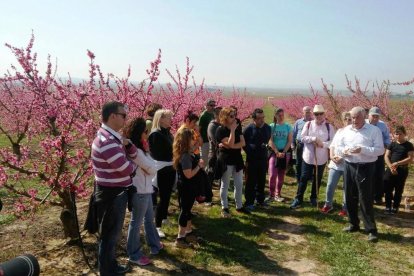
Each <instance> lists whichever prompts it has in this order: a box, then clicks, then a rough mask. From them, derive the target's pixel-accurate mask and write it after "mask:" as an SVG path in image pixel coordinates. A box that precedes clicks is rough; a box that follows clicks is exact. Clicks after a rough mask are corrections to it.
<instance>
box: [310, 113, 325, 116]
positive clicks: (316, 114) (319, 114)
mask: <svg viewBox="0 0 414 276" xmlns="http://www.w3.org/2000/svg"><path fill="white" fill-rule="evenodd" d="M323 114H325V113H313V115H315V116H321V115H323Z"/></svg>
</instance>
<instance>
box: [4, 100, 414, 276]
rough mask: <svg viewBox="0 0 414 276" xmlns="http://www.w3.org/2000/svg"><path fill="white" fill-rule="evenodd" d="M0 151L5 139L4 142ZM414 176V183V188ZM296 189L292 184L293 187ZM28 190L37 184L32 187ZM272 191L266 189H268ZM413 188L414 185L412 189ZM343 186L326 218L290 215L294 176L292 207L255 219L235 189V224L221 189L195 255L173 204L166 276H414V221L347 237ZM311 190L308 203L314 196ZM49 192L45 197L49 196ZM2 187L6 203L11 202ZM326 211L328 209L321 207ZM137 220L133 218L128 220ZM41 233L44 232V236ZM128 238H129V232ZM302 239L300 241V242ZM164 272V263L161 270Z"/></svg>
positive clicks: (7, 218) (384, 223)
mask: <svg viewBox="0 0 414 276" xmlns="http://www.w3.org/2000/svg"><path fill="white" fill-rule="evenodd" d="M264 112H265V116H266V121H267V122H271V121H272V118H273V107H272V106H271V105H270V104H267V105H266V106H265V107H264ZM0 145H2V139H1V137H0ZM326 177H327V175H326V174H325V175H324V182H323V185H322V187H321V189H320V192H319V202H322V201H323V200H324V197H325V185H326ZM411 179H412V175H410V176H409V178H408V180H409V181H412V180H411ZM289 183H290V184H289ZM25 185H36V183H26V184H25ZM267 185H268V184H266V186H267ZM408 185H412V182H411V183H409V184H408ZM341 187H342V181H341V182H340V184H339V185H338V189H337V191H336V193H335V198H334V200H335V202H336V203H335V204H334V206H335V211H334V212H333V213H331V214H328V215H324V214H321V213H320V212H319V211H318V210H317V209H316V208H314V207H311V206H310V205H309V204H306V202H305V204H304V207H303V208H301V209H298V210H290V209H289V203H290V202H291V200H292V198H293V197H294V195H295V193H296V188H297V186H296V183H294V179H293V178H291V177H286V179H285V185H284V187H283V189H282V193H283V196H284V197H286V198H288V200H287V202H286V203H276V204H272V205H271V207H270V208H268V209H256V210H255V211H254V212H253V214H252V215H240V214H237V213H236V212H235V206H234V200H233V196H232V188H230V189H229V197H230V200H229V203H230V210H231V212H232V215H233V216H232V218H228V219H224V218H222V217H221V214H220V210H221V208H220V203H219V197H218V190H217V188H216V189H215V190H214V194H215V197H214V202H215V205H214V206H213V207H211V208H207V207H204V206H202V205H197V206H195V207H194V209H193V210H194V212H197V213H198V215H197V216H196V217H195V218H194V219H193V223H194V226H195V228H196V231H197V233H198V235H200V236H201V237H203V239H204V240H205V241H204V242H203V243H201V244H200V246H199V247H197V248H196V249H195V250H191V249H176V248H175V247H174V246H173V242H174V239H175V237H176V235H177V216H178V212H177V208H178V207H177V203H176V197H175V196H174V197H173V199H172V209H175V213H174V214H173V215H172V216H171V218H170V220H171V221H172V225H171V226H169V227H166V228H165V231H166V234H167V239H166V240H165V244H166V250H165V252H164V253H161V254H160V256H159V257H158V260H159V261H166V262H170V263H172V264H174V268H169V269H168V270H165V273H167V272H168V273H169V274H195V275H217V274H227V275H253V274H263V275H266V274H279V275H280V274H288V275H295V274H302V273H303V274H309V273H315V274H319V275H327V274H328V275H407V274H410V273H412V271H414V261H413V260H414V250H413V248H414V237H413V232H412V231H413V230H412V229H413V227H414V222H413V216H412V213H411V216H410V214H404V213H402V214H400V215H398V216H397V219H390V217H386V216H384V215H382V207H381V208H376V220H377V223H378V229H379V233H380V234H379V239H380V241H379V242H378V243H377V244H370V243H368V241H367V235H366V234H365V233H362V232H360V233H352V234H347V233H343V232H342V228H343V227H345V226H346V225H347V221H346V219H343V218H341V217H339V216H338V215H337V212H338V211H339V208H340V205H341V203H342V188H341ZM309 190H310V187H308V189H307V194H306V195H305V199H308V198H309V196H310V191H309ZM44 192H46V190H44V191H43V190H42V193H44ZM6 195H7V194H6V192H5V191H4V189H1V188H0V196H1V197H2V198H3V197H4V196H6ZM321 205H322V204H321ZM127 217H129V215H127ZM11 223H17V222H16V221H15V220H14V217H12V215H9V214H6V213H4V214H3V213H2V214H0V226H3V225H5V224H11ZM361 226H362V225H361ZM39 230H40V229H39ZM124 234H125V233H124ZM295 238H300V239H298V240H296V241H295ZM300 260H307V261H308V262H309V264H310V266H311V265H312V264H313V265H314V268H312V269H311V270H310V271H305V272H300V271H297V267H296V266H295V265H290V266H289V265H287V263H289V262H295V261H300ZM156 265H157V264H156Z"/></svg>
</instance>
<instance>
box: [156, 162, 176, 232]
mask: <svg viewBox="0 0 414 276" xmlns="http://www.w3.org/2000/svg"><path fill="white" fill-rule="evenodd" d="M175 175H176V173H175V170H174V168H173V167H172V166H167V167H165V168H162V169H161V170H159V171H158V172H157V183H158V194H159V196H160V201H159V202H158V204H157V209H156V212H155V226H156V227H161V223H162V220H163V219H166V218H167V215H168V206H169V205H170V198H171V193H172V188H173V186H174V183H175Z"/></svg>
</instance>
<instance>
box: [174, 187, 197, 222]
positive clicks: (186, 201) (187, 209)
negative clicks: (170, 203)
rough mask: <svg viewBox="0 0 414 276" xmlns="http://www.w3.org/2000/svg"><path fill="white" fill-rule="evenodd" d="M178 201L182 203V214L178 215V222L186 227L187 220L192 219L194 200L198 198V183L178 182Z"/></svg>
mask: <svg viewBox="0 0 414 276" xmlns="http://www.w3.org/2000/svg"><path fill="white" fill-rule="evenodd" d="M177 188H178V201H179V204H180V215H179V216H178V223H179V224H180V226H181V227H186V226H187V222H188V221H189V220H191V218H192V214H191V208H193V205H194V200H195V198H196V193H197V187H196V183H191V182H190V183H188V182H184V183H178V186H177Z"/></svg>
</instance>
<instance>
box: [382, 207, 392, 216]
mask: <svg viewBox="0 0 414 276" xmlns="http://www.w3.org/2000/svg"><path fill="white" fill-rule="evenodd" d="M384 214H386V215H391V214H392V213H391V208H385V210H384Z"/></svg>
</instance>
